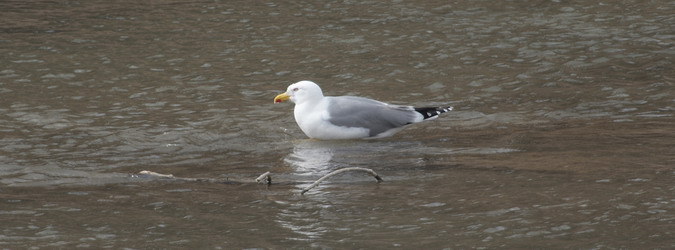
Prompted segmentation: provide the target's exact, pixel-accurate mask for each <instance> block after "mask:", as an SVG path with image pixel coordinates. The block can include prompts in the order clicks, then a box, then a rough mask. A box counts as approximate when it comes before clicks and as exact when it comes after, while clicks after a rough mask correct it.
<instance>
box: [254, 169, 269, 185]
mask: <svg viewBox="0 0 675 250" xmlns="http://www.w3.org/2000/svg"><path fill="white" fill-rule="evenodd" d="M263 179H265V184H267V185H272V176H271V175H270V172H269V171H267V172H265V173H263V174H261V175H260V176H258V178H255V182H257V183H260V182H261V181H263Z"/></svg>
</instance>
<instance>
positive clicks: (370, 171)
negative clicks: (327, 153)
mask: <svg viewBox="0 0 675 250" xmlns="http://www.w3.org/2000/svg"><path fill="white" fill-rule="evenodd" d="M347 171H363V172H366V173H368V174H370V175H372V176H373V177H375V179H376V180H377V182H378V183H379V182H382V178H380V176H379V175H377V173H375V171H373V170H372V169H368V168H357V167H354V168H342V169H338V170H335V171H333V172H330V173H328V174H327V175H324V176H323V177H321V178H319V179H318V180H316V181H315V182H314V183H312V185H309V186H308V187H306V188H305V189H303V190H302V192H300V194H301V195H304V194H305V193H306V192H307V191H309V190H310V189H312V188H314V187H316V186H317V185H319V183H321V182H322V181H323V180H325V179H328V178H330V177H331V176H333V175H336V174H339V173H342V172H347Z"/></svg>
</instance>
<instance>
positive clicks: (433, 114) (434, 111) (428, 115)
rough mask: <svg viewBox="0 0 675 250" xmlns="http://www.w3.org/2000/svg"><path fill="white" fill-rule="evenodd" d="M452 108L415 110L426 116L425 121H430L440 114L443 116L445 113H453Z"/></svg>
mask: <svg viewBox="0 0 675 250" xmlns="http://www.w3.org/2000/svg"><path fill="white" fill-rule="evenodd" d="M451 110H452V107H450V106H448V107H426V108H415V111H417V113H420V114H422V116H424V120H426V119H429V118H434V117H436V116H438V115H440V114H443V113H445V112H448V111H451Z"/></svg>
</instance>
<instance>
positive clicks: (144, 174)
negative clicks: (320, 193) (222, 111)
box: [130, 167, 383, 195]
mask: <svg viewBox="0 0 675 250" xmlns="http://www.w3.org/2000/svg"><path fill="white" fill-rule="evenodd" d="M347 171H362V172H366V173H368V174H370V175H371V176H373V177H375V180H377V182H378V183H379V182H382V181H383V180H382V178H380V176H379V175H377V173H375V171H373V170H372V169H368V168H358V167H353V168H341V169H338V170H335V171H333V172H330V173H328V174H326V175H324V176H322V177H321V178H319V179H318V180H316V181H315V182H314V183H312V184H311V185H309V186H307V187H306V188H304V189H303V190H302V191H301V192H300V194H301V195H304V194H305V193H306V192H307V191H309V190H310V189H312V188H314V187H316V186H317V185H319V183H321V182H322V181H324V180H326V179H328V178H330V177H332V176H334V175H337V174H339V173H344V172H347ZM130 176H131V177H132V178H154V179H159V180H179V181H188V182H209V183H236V182H232V181H229V180H228V179H215V178H184V177H176V176H173V175H172V174H160V173H157V172H152V171H147V170H143V171H140V172H138V173H136V174H131V175H130ZM255 182H256V183H261V182H264V183H265V184H267V185H272V175H271V173H270V172H265V173H263V174H261V175H260V176H258V178H256V179H255Z"/></svg>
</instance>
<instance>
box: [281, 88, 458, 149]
mask: <svg viewBox="0 0 675 250" xmlns="http://www.w3.org/2000/svg"><path fill="white" fill-rule="evenodd" d="M288 99H290V100H291V101H293V102H294V103H295V109H294V111H293V113H294V115H295V121H296V122H297V123H298V126H300V129H301V130H302V132H304V133H305V134H306V135H307V136H308V137H310V138H315V139H325V140H331V139H358V138H382V137H387V136H391V135H393V134H395V133H397V132H399V131H401V130H402V129H403V128H405V127H406V126H407V125H410V124H414V123H418V122H421V121H424V120H428V119H433V118H436V117H437V116H438V115H439V114H441V113H445V112H447V111H450V110H452V107H443V108H441V107H439V108H436V107H434V108H415V107H412V106H399V105H390V104H387V103H384V102H380V101H376V100H372V99H368V98H363V97H355V96H323V92H322V91H321V88H320V87H319V86H318V85H316V84H315V83H313V82H310V81H300V82H297V83H294V84H291V85H290V86H288V90H287V91H286V93H283V94H280V95H278V96H276V97H275V98H274V102H275V103H278V102H283V101H285V100H288Z"/></svg>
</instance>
